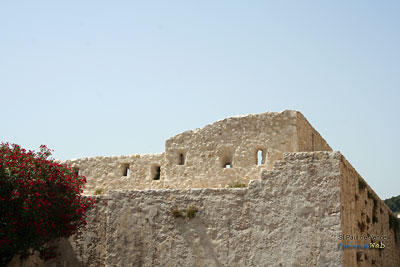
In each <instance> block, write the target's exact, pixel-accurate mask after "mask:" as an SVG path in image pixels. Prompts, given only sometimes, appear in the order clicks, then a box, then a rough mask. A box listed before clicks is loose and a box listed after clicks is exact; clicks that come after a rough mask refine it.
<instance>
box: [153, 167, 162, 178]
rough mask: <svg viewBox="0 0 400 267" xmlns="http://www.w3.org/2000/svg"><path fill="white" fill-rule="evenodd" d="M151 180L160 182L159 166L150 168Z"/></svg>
mask: <svg viewBox="0 0 400 267" xmlns="http://www.w3.org/2000/svg"><path fill="white" fill-rule="evenodd" d="M152 174H153V180H160V177H161V166H157V165H156V166H153V167H152Z"/></svg>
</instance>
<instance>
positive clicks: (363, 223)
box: [337, 157, 400, 267]
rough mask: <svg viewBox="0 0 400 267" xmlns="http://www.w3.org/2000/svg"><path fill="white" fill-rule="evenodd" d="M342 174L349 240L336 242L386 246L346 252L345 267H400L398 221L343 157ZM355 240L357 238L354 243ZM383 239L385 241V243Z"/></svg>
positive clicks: (344, 227) (344, 222) (344, 220)
mask: <svg viewBox="0 0 400 267" xmlns="http://www.w3.org/2000/svg"><path fill="white" fill-rule="evenodd" d="M340 171H341V175H342V190H341V191H342V194H341V199H342V200H341V202H342V208H341V213H342V216H341V218H342V233H343V235H344V236H345V237H346V235H349V238H345V239H344V240H337V243H338V244H339V243H340V242H342V243H343V244H349V245H359V244H367V245H368V244H370V243H380V242H382V243H383V244H384V246H385V247H384V249H343V258H344V266H346V267H356V266H357V267H358V266H381V267H391V266H393V267H398V266H400V229H399V228H398V227H396V225H395V224H396V222H397V224H398V220H397V219H395V217H394V215H393V213H392V212H391V211H390V209H389V208H388V207H387V206H386V204H385V203H384V202H383V201H382V200H380V198H379V197H378V196H377V195H376V193H375V192H374V191H373V190H372V189H371V188H370V187H369V186H368V185H367V183H366V182H365V181H364V179H363V178H362V177H361V176H360V175H359V174H358V173H357V171H356V170H355V169H354V168H353V167H352V166H351V165H350V163H349V162H348V161H347V160H346V159H345V158H344V157H342V160H341V164H340ZM391 217H392V223H391V222H390V220H391V219H390V218H391ZM353 237H355V238H357V239H355V238H354V240H351V239H352V238H353ZM364 237H366V239H364ZM374 237H375V239H374ZM381 237H386V238H385V239H384V240H382V239H381ZM337 246H339V245H337Z"/></svg>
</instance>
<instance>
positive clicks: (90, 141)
mask: <svg viewBox="0 0 400 267" xmlns="http://www.w3.org/2000/svg"><path fill="white" fill-rule="evenodd" d="M399 14H400V2H399V1H297V0H296V1H173V0H171V1H100V0H96V1H39V0H38V1H11V0H10V1H1V2H0V48H1V49H0V90H1V91H0V92H1V94H0V98H1V102H0V103H1V104H0V112H1V117H2V121H1V124H0V140H1V141H8V142H13V143H18V144H20V145H22V146H23V147H26V148H29V149H35V150H37V149H38V148H39V145H40V144H46V145H47V146H49V147H50V148H52V149H54V150H55V152H54V157H55V158H57V159H62V160H65V159H70V158H79V157H86V156H97V155H122V154H135V153H153V152H163V151H164V141H165V140H166V139H167V138H168V137H171V136H173V135H175V134H177V133H180V132H182V131H185V130H189V129H192V128H198V127H202V126H204V125H206V124H208V123H212V122H214V121H216V120H218V119H223V118H225V117H229V116H234V115H240V114H248V113H261V112H265V111H281V110H284V109H296V110H300V111H301V112H302V113H303V114H304V115H305V116H306V118H307V119H308V120H309V121H310V122H311V124H312V125H313V126H314V127H315V128H316V129H317V130H318V131H319V132H320V133H321V135H322V136H323V137H324V138H325V139H326V140H327V141H328V143H329V144H330V145H331V146H332V147H333V148H334V150H339V151H341V152H342V153H343V154H344V155H345V156H346V158H347V159H348V160H349V161H350V163H351V164H352V165H353V166H354V167H355V168H356V169H357V170H358V172H359V173H360V174H361V175H362V176H363V177H364V178H365V179H366V181H367V182H368V183H369V184H370V185H371V186H372V188H374V190H375V191H376V192H377V193H378V194H379V196H380V197H381V198H387V197H390V196H393V195H399V194H400V177H399V170H398V169H397V166H398V165H399V151H400V141H399V140H400V139H399V131H400V125H399V122H400V121H399V115H400V111H399V100H400V16H399Z"/></svg>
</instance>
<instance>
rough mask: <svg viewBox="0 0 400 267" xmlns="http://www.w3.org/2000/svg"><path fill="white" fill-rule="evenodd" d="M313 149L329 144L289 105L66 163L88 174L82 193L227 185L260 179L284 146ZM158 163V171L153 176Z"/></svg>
mask: <svg viewBox="0 0 400 267" xmlns="http://www.w3.org/2000/svg"><path fill="white" fill-rule="evenodd" d="M311 150H321V151H331V150H332V149H331V148H330V147H329V145H328V144H327V143H326V142H325V140H324V139H323V138H322V137H321V136H320V135H319V134H318V132H317V131H315V130H314V128H312V126H311V125H310V124H309V123H308V122H307V120H306V119H305V118H304V117H303V115H301V113H300V112H297V111H288V110H287V111H282V112H267V113H262V114H253V115H246V116H237V117H231V118H227V119H224V120H221V121H217V122H214V123H212V124H210V125H207V126H205V127H203V128H201V129H195V130H191V131H186V132H183V133H181V134H178V135H176V136H174V137H172V138H170V139H168V140H167V141H166V144H165V151H166V152H165V153H160V154H144V155H130V156H118V157H116V156H113V157H94V158H83V159H76V160H69V161H66V163H67V164H69V165H72V167H73V168H76V169H79V171H80V174H82V175H84V176H86V178H87V184H86V186H85V192H84V193H85V194H95V193H100V194H101V193H107V192H108V191H109V190H115V189H127V190H128V189H139V190H142V189H160V188H171V189H173V188H175V189H183V188H226V187H230V186H233V185H235V184H247V183H248V182H249V181H250V180H254V179H259V178H260V175H261V172H262V171H263V170H270V169H271V168H272V164H273V162H274V161H275V160H277V159H281V158H282V153H283V152H296V151H311ZM259 153H261V155H260V154H259ZM258 158H260V159H258ZM228 163H229V164H230V168H227V167H226V164H228ZM157 167H159V168H160V174H161V175H160V179H159V180H154V176H155V172H156V171H155V169H156V168H157ZM127 168H129V174H128V175H126V169H127Z"/></svg>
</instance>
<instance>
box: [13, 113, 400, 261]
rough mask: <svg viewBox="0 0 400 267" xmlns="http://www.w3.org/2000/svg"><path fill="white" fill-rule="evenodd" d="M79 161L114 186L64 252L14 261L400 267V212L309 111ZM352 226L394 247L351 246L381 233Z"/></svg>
mask: <svg viewBox="0 0 400 267" xmlns="http://www.w3.org/2000/svg"><path fill="white" fill-rule="evenodd" d="M260 151H261V152H260ZM257 157H259V159H258V158H257ZM68 163H70V164H72V166H73V167H74V168H76V169H77V171H78V169H79V171H80V173H81V174H83V175H85V176H86V177H87V180H88V184H87V185H86V191H85V193H86V194H93V193H94V192H95V191H96V190H99V189H102V190H103V193H106V194H100V195H97V196H95V198H96V201H97V204H96V207H95V208H94V209H93V210H91V211H90V212H89V213H88V218H87V221H88V225H87V227H86V229H84V230H82V231H80V232H79V233H78V234H77V235H75V236H73V237H71V238H70V239H69V240H62V241H61V242H60V243H59V246H60V251H61V252H62V256H61V257H60V258H57V259H55V260H52V261H49V262H46V263H43V262H41V261H40V260H38V259H37V257H36V258H35V257H32V258H31V259H30V260H29V261H28V262H26V263H22V264H19V263H18V262H14V263H13V264H12V265H10V266H52V267H53V266H82V267H83V266H85V267H86V266H107V267H108V266H148V267H150V266H167V267H168V266H170V267H175V266H199V267H203V266H210V267H214V266H215V267H225V266H226V267H228V266H229V267H231V266H232V267H236V266H237V267H242V266H276V267H282V266H297V267H298V266H307V267H308V266H329V267H330V266H345V267H359V266H380V267H392V266H393V267H398V266H400V227H399V226H398V221H397V220H396V219H394V216H393V213H392V212H391V211H390V210H389V208H388V207H387V206H386V205H385V204H384V203H383V202H382V201H381V200H380V199H379V197H378V196H377V195H376V194H375V192H374V191H373V190H372V189H371V188H370V187H369V186H368V185H367V184H366V183H365V181H364V180H363V179H362V178H361V177H360V176H359V174H358V173H357V172H356V171H355V169H354V168H353V167H352V166H351V164H350V163H349V162H348V161H347V160H346V159H345V158H344V156H342V155H341V154H340V153H339V152H333V151H332V149H331V148H330V147H329V145H328V144H327V143H326V142H325V140H324V139H323V138H322V137H321V136H320V135H319V134H318V132H317V131H315V130H314V129H313V127H312V126H311V125H310V124H309V123H308V122H307V120H306V119H305V118H304V117H303V115H302V114H301V113H299V112H297V111H283V112H279V113H272V112H268V113H263V114H258V115H247V116H238V117H232V118H228V119H225V120H221V121H218V122H215V123H213V124H210V125H207V126H205V127H203V128H201V129H196V130H192V131H187V132H184V133H181V134H179V135H176V136H174V137H172V138H170V139H168V140H167V141H166V149H165V153H160V154H147V155H131V156H121V157H96V158H89V159H78V160H72V161H68ZM229 165H230V168H228V166H229ZM158 168H159V170H160V172H159V175H158V174H157V173H158ZM128 169H129V172H128ZM154 178H157V179H154ZM237 182H239V183H243V184H244V185H245V187H243V188H231V187H230V185H232V183H237ZM193 208H194V209H195V210H197V213H196V212H195V214H194V216H193V217H188V216H187V214H188V211H189V210H193ZM396 222H397V223H396ZM341 234H343V235H349V236H352V237H358V238H359V237H361V236H368V235H370V236H385V240H384V241H383V243H384V244H385V248H384V249H341V248H340V247H339V244H340V243H343V244H346V245H352V244H354V245H359V244H369V243H370V242H378V241H381V240H372V239H367V240H360V239H357V240H340V239H339V238H338V237H339V235H341ZM29 264H30V265H29ZM33 264H36V265H33Z"/></svg>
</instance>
